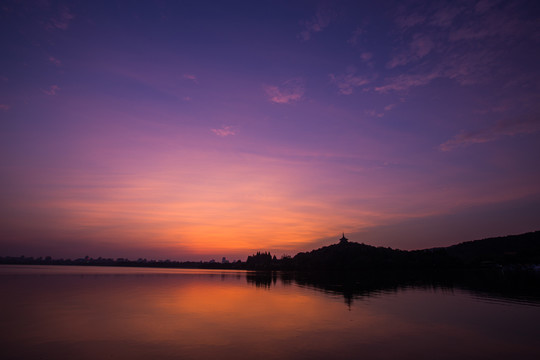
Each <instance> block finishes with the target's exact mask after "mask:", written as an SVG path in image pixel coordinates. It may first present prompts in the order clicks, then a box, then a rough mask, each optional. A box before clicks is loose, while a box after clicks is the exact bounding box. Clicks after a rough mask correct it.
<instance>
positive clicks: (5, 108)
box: [0, 104, 11, 111]
mask: <svg viewBox="0 0 540 360" xmlns="http://www.w3.org/2000/svg"><path fill="white" fill-rule="evenodd" d="M9 109H11V106H9V105H7V104H0V110H4V111H8V110H9Z"/></svg>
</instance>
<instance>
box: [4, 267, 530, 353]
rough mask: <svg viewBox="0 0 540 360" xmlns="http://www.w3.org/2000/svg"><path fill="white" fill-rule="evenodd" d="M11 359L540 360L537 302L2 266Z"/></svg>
mask: <svg viewBox="0 0 540 360" xmlns="http://www.w3.org/2000/svg"><path fill="white" fill-rule="evenodd" d="M0 289H1V294H0V306H1V310H0V323H1V329H0V331H1V334H0V335H1V336H0V358H2V359H210V358H215V359H252V358H256V359H259V360H263V359H458V358H461V359H540V325H539V324H540V307H539V306H538V305H539V303H538V302H537V301H535V300H534V299H533V300H532V301H529V300H527V301H522V300H519V299H516V300H508V299H504V298H498V297H494V296H485V295H483V294H481V293H480V294H479V293H478V292H474V291H471V290H462V289H459V288H455V287H452V288H444V287H436V286H394V287H390V288H389V287H385V286H381V288H380V289H377V287H374V288H373V287H372V288H371V290H370V291H365V292H363V293H361V294H350V293H348V294H347V293H346V292H345V291H344V292H340V291H328V290H324V287H323V286H317V284H309V283H306V282H301V281H296V280H294V279H290V278H287V277H280V276H275V277H259V276H257V275H255V274H253V273H248V272H242V271H238V272H235V271H215V270H178V269H174V270H173V269H144V268H106V267H68V266H65V267H61V266H7V265H3V266H0Z"/></svg>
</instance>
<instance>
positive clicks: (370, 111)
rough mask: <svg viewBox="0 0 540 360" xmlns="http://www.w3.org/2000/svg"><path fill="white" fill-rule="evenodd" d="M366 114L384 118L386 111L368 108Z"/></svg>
mask: <svg viewBox="0 0 540 360" xmlns="http://www.w3.org/2000/svg"><path fill="white" fill-rule="evenodd" d="M366 114H367V115H369V116H371V117H378V118H382V117H383V116H384V113H379V112H377V111H376V110H368V111H366Z"/></svg>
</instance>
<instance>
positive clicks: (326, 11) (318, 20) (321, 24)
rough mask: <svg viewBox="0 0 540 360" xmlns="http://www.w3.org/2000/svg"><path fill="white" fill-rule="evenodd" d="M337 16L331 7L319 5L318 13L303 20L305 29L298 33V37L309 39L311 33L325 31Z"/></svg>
mask: <svg viewBox="0 0 540 360" xmlns="http://www.w3.org/2000/svg"><path fill="white" fill-rule="evenodd" d="M335 18H336V12H335V11H334V10H333V9H332V8H330V7H328V6H327V7H324V6H321V5H319V7H318V8H317V13H316V14H315V16H313V17H312V18H311V19H309V20H304V21H301V24H302V26H303V28H304V29H303V30H302V31H301V32H300V33H299V34H298V38H300V39H301V40H304V41H307V40H309V39H311V35H312V34H314V33H317V32H320V31H323V30H324V28H326V27H327V26H328V25H330V23H331V22H332V21H333V20H334V19H335Z"/></svg>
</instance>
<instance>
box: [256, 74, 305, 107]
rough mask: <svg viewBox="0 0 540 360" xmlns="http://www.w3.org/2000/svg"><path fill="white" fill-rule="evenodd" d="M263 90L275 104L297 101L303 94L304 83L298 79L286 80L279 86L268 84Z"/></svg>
mask: <svg viewBox="0 0 540 360" xmlns="http://www.w3.org/2000/svg"><path fill="white" fill-rule="evenodd" d="M264 90H265V91H266V95H268V98H269V100H270V101H271V102H274V103H277V104H288V103H291V102H295V101H299V100H301V99H302V97H303V96H304V84H303V82H302V81H301V80H300V79H291V80H287V81H285V82H284V83H282V84H281V86H274V85H268V86H265V87H264Z"/></svg>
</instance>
